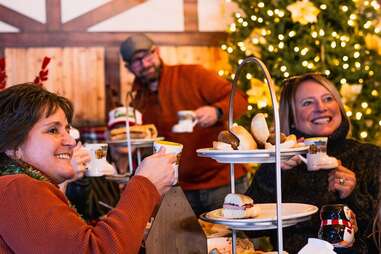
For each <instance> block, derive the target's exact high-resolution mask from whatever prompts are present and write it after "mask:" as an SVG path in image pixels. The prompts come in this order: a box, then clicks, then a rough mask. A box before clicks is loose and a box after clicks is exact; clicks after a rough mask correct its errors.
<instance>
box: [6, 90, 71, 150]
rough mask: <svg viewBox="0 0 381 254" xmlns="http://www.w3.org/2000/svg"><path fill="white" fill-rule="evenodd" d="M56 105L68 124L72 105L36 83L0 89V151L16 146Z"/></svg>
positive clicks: (55, 108)
mask: <svg viewBox="0 0 381 254" xmlns="http://www.w3.org/2000/svg"><path fill="white" fill-rule="evenodd" d="M59 108H61V109H62V110H63V111H64V113H65V116H66V118H67V121H68V122H69V123H71V121H72V118H73V104H72V103H71V102H70V101H69V100H68V99H66V98H65V97H62V96H59V95H57V94H55V93H51V92H49V91H47V90H46V89H44V88H42V87H41V86H39V85H36V84H33V83H25V84H19V85H14V86H11V87H9V88H6V89H4V90H2V91H0V130H1V131H0V153H3V152H5V151H6V150H8V149H17V148H18V147H19V146H20V145H21V144H22V143H24V141H25V140H26V138H27V136H28V133H29V131H30V130H31V129H32V127H33V126H34V125H35V124H36V122H37V121H38V120H39V119H41V118H42V117H48V116H50V115H52V114H54V113H55V112H56V111H57V109H59Z"/></svg>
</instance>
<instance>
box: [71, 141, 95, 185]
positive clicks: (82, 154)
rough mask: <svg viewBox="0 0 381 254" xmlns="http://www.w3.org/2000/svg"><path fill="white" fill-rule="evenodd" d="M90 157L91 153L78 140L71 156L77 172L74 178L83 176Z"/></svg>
mask: <svg viewBox="0 0 381 254" xmlns="http://www.w3.org/2000/svg"><path fill="white" fill-rule="evenodd" d="M90 159H91V157H90V153H89V152H88V151H87V150H86V148H84V147H83V146H82V144H81V142H78V143H77V145H76V146H75V147H74V149H73V156H72V157H71V165H72V167H73V169H74V172H75V176H74V178H73V179H72V180H77V179H80V178H82V177H83V175H84V174H85V172H86V169H87V165H88V163H89V162H90Z"/></svg>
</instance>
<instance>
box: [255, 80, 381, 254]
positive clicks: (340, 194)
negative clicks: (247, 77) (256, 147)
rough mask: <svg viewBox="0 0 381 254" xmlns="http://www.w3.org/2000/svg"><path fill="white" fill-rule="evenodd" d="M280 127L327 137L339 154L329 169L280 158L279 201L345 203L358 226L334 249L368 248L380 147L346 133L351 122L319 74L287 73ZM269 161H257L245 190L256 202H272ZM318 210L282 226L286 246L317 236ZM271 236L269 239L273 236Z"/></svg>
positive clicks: (297, 247)
mask: <svg viewBox="0 0 381 254" xmlns="http://www.w3.org/2000/svg"><path fill="white" fill-rule="evenodd" d="M280 122H281V131H282V132H284V133H285V134H286V135H289V134H295V135H296V136H297V137H298V138H309V137H328V145H327V153H328V155H329V156H332V157H335V158H336V159H338V160H339V166H338V167H337V168H335V169H331V170H323V169H320V170H317V171H308V170H307V168H306V165H305V164H303V163H302V162H301V160H300V158H299V157H297V156H295V157H293V158H292V159H290V160H288V161H285V162H283V163H282V165H281V168H282V198H283V202H288V203H289V202H296V203H307V204H313V205H316V206H317V207H318V208H321V207H322V206H323V205H326V204H346V205H347V206H348V207H349V208H351V209H352V210H353V211H354V213H355V214H356V218H357V224H358V232H357V234H356V238H355V239H356V240H355V243H354V245H353V247H352V248H349V249H345V250H344V249H339V248H336V249H335V251H336V252H337V253H344V252H345V253H368V247H367V242H369V241H368V239H367V235H368V233H369V231H370V230H369V229H370V225H371V222H372V219H373V214H374V213H373V212H374V208H375V207H374V203H375V201H376V200H377V197H378V193H379V184H378V180H377V179H378V175H379V172H380V170H381V149H380V148H379V147H377V146H375V145H371V144H365V143H360V142H358V141H356V140H353V139H349V138H347V135H348V133H349V129H350V124H349V120H348V118H347V116H346V114H345V111H344V106H343V103H342V102H341V99H340V95H339V93H338V91H337V89H336V88H335V86H334V85H333V84H332V82H330V81H329V80H328V79H326V78H325V77H324V76H322V75H320V74H305V75H301V76H297V77H294V78H291V79H288V80H287V81H286V82H285V84H284V86H283V88H282V92H281V98H280ZM274 168H275V167H274V165H271V164H266V165H262V166H261V168H260V169H259V170H258V171H257V173H256V174H255V176H254V180H253V182H252V184H251V186H250V188H249V190H248V194H249V195H250V196H252V197H253V198H254V200H255V202H256V203H266V202H275V200H276V186H275V169H274ZM319 227H320V219H319V215H318V214H315V215H314V216H313V217H312V219H311V220H310V221H308V222H304V223H300V224H298V225H295V226H293V227H290V228H288V229H285V230H284V246H285V250H287V251H289V252H290V253H296V252H297V251H298V250H300V249H301V248H302V247H303V245H305V244H306V243H307V239H308V238H309V237H314V238H316V237H317V235H318V231H319ZM275 240H276V239H274V241H275Z"/></svg>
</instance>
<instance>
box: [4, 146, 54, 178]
mask: <svg viewBox="0 0 381 254" xmlns="http://www.w3.org/2000/svg"><path fill="white" fill-rule="evenodd" d="M15 174H25V175H28V176H30V177H32V178H33V179H36V180H39V181H46V182H50V183H52V182H51V181H50V180H49V178H48V177H46V176H45V175H44V174H43V173H42V172H41V171H40V170H38V169H36V168H34V167H33V166H32V165H29V164H27V163H25V162H23V161H16V160H13V159H11V158H9V157H8V156H7V155H5V154H4V153H0V176H4V175H15Z"/></svg>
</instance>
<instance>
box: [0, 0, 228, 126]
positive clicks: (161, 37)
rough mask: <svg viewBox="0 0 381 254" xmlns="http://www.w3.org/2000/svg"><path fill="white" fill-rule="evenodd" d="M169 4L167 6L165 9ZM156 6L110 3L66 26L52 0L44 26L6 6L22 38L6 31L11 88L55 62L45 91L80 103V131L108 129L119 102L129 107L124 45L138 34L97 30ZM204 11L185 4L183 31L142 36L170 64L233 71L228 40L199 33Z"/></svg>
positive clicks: (191, 1)
mask: <svg viewBox="0 0 381 254" xmlns="http://www.w3.org/2000/svg"><path fill="white" fill-rule="evenodd" d="M166 1H167V0H163V4H166V3H167V2H166ZM172 1H175V0H172ZM178 1H179V0H176V3H178ZM213 1H214V2H216V3H217V1H218V0H213ZM5 2H6V1H4V3H5ZM219 2H221V3H224V1H223V0H220V1H219ZM73 3H74V2H73ZM152 3H153V1H152V2H151V1H147V0H132V1H125V0H109V1H107V2H105V3H104V4H102V5H100V6H98V7H96V8H95V9H93V10H90V11H88V12H85V13H83V14H81V15H79V16H77V17H75V18H73V19H70V20H67V21H62V20H63V17H61V15H63V10H62V9H61V8H62V4H63V1H62V0H46V1H45V7H46V10H45V15H46V22H45V23H44V22H41V21H38V20H36V19H35V18H31V17H29V16H27V15H26V14H25V13H21V12H18V11H17V8H16V9H12V8H10V7H9V6H6V5H5V4H4V5H3V4H2V2H1V0H0V21H1V22H3V23H6V24H9V25H11V26H13V27H15V28H17V29H18V31H17V32H1V31H0V57H5V58H6V67H7V75H8V79H7V84H8V85H11V84H17V83H24V82H30V81H33V80H34V78H35V76H36V75H37V73H38V71H39V69H40V66H41V61H42V59H43V58H44V56H48V57H51V58H52V60H51V62H50V64H49V66H48V69H49V76H48V81H47V82H45V83H44V86H46V87H47V88H48V89H49V90H51V91H55V92H57V93H59V94H62V95H64V96H66V97H68V98H69V99H71V100H72V101H73V102H74V106H75V119H74V123H75V125H77V126H86V125H94V124H104V123H105V121H106V116H107V112H108V110H110V109H111V108H112V107H113V105H115V102H117V101H120V102H125V94H126V92H127V91H128V90H129V88H130V86H131V82H132V80H133V76H132V75H131V74H130V73H128V72H127V70H126V69H125V68H124V64H123V63H122V61H121V59H120V56H119V45H120V43H121V42H122V41H123V40H124V39H125V38H127V37H128V36H129V35H131V34H133V33H135V32H136V31H113V32H107V31H103V32H102V31H97V32H94V31H91V28H92V27H93V26H94V25H97V24H98V23H101V22H103V21H106V20H108V19H109V18H113V17H116V16H118V15H120V14H121V13H123V12H125V11H129V10H131V9H132V8H135V7H139V6H142V5H145V4H147V5H148V4H152ZM198 5H199V2H198V1H197V0H183V8H184V10H183V17H184V24H182V25H183V30H182V31H170V30H168V31H152V30H150V31H141V32H145V33H146V34H147V35H148V36H150V37H151V38H152V39H153V40H154V41H155V42H156V43H157V44H158V46H159V47H160V49H161V55H162V58H163V60H164V61H165V62H166V63H168V64H177V63H199V64H202V65H204V66H205V67H207V68H210V69H213V70H216V71H218V70H219V69H221V68H226V67H227V66H228V65H227V57H226V56H225V55H224V53H223V52H222V50H220V49H219V43H220V42H221V41H222V40H223V39H224V38H226V34H225V33H224V32H221V31H200V30H199V23H198V21H199V20H198V17H199V16H198ZM203 11H204V9H203ZM159 16H160V15H159ZM147 22H148V19H147ZM113 94H116V96H113Z"/></svg>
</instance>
